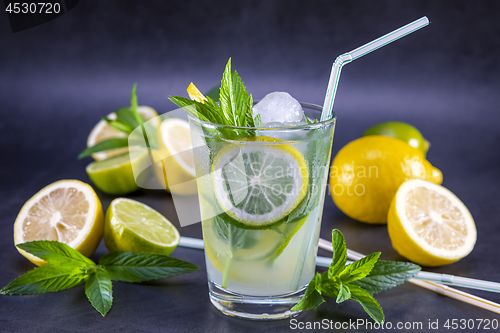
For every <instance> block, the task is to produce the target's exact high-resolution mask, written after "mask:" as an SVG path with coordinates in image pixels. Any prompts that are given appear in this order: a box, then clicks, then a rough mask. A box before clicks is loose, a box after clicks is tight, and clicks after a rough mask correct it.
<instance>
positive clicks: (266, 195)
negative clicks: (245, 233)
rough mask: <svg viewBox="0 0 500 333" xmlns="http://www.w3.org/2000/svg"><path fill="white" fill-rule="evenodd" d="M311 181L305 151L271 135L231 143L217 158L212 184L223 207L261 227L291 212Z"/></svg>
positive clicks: (251, 224) (239, 217) (230, 213)
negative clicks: (300, 150)
mask: <svg viewBox="0 0 500 333" xmlns="http://www.w3.org/2000/svg"><path fill="white" fill-rule="evenodd" d="M308 182H309V173H308V170H307V165H306V161H305V159H304V157H303V156H302V154H301V153H300V152H299V151H298V150H297V149H296V148H294V147H293V146H292V145H290V144H285V143H283V142H282V141H281V140H279V139H276V138H272V137H264V136H262V137H257V138H251V139H248V140H246V142H244V143H243V142H242V143H235V144H229V145H227V146H225V147H224V148H223V149H222V150H221V151H220V152H219V154H218V155H217V156H216V157H215V159H214V163H213V165H212V183H213V187H214V192H215V196H216V197H217V200H218V202H219V204H220V206H221V207H222V209H223V210H224V211H225V212H226V213H227V214H228V215H229V216H231V217H232V218H234V219H235V220H237V221H239V222H241V223H243V224H245V225H247V226H249V227H254V228H255V227H257V228H262V227H265V226H269V225H272V224H273V223H274V222H277V221H279V220H281V219H282V218H284V217H285V216H287V215H288V214H290V213H291V212H292V211H293V210H294V209H295V208H296V207H297V206H298V205H299V204H300V202H301V201H302V200H303V199H304V196H305V194H306V192H307V185H308Z"/></svg>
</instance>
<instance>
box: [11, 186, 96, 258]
mask: <svg viewBox="0 0 500 333" xmlns="http://www.w3.org/2000/svg"><path fill="white" fill-rule="evenodd" d="M102 233H103V213H102V206H101V202H100V201H99V198H98V197H97V195H96V194H95V192H94V190H93V189H92V187H90V186H89V185H88V184H85V183H83V182H81V181H78V180H60V181H57V182H55V183H52V184H50V185H48V186H46V187H44V188H43V189H41V190H40V191H39V192H38V193H37V194H35V195H34V196H33V197H32V198H31V199H29V200H28V201H27V202H26V203H25V204H24V206H23V208H22V209H21V211H20V212H19V215H18V216H17V218H16V222H15V223H14V243H15V244H16V245H17V244H21V243H25V242H30V241H36V240H52V241H58V242H61V243H65V244H68V245H69V246H71V247H72V248H74V249H76V250H77V251H79V252H80V253H81V254H83V255H85V256H87V257H88V256H90V255H91V254H92V253H94V251H95V250H96V248H97V246H98V245H99V243H100V241H101V238H102ZM17 250H18V251H19V252H20V253H21V254H22V255H23V256H25V257H26V258H28V259H29V260H30V261H31V262H33V263H34V264H36V265H39V266H40V265H43V264H45V263H46V262H45V261H44V260H42V259H40V258H38V257H35V256H33V255H32V254H29V253H27V252H25V251H23V250H21V249H19V248H17Z"/></svg>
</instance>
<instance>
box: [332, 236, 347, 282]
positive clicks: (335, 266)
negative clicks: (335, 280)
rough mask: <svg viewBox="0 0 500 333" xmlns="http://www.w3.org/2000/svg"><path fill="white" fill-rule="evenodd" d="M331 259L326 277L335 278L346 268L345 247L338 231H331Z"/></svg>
mask: <svg viewBox="0 0 500 333" xmlns="http://www.w3.org/2000/svg"><path fill="white" fill-rule="evenodd" d="M332 247H333V259H332V264H331V265H330V268H328V277H329V278H332V277H334V276H337V275H339V274H340V272H342V271H343V270H344V269H345V268H346V267H345V264H346V262H347V247H346V245H345V240H344V235H342V233H341V232H340V230H338V229H333V230H332Z"/></svg>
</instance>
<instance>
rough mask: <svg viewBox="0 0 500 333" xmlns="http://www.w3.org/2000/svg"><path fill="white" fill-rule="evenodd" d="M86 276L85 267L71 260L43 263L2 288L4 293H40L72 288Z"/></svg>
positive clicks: (0, 291)
mask: <svg viewBox="0 0 500 333" xmlns="http://www.w3.org/2000/svg"><path fill="white" fill-rule="evenodd" d="M86 278H87V274H86V269H85V267H83V266H82V265H78V264H75V263H72V262H68V263H65V264H64V265H61V264H59V263H56V264H51V263H48V264H45V265H42V266H40V267H37V268H35V269H33V270H31V271H29V272H28V273H26V274H24V275H21V276H20V277H18V278H17V279H16V280H14V281H12V282H11V283H9V284H8V285H7V286H5V287H4V288H3V289H2V290H0V293H1V294H4V295H27V294H42V293H48V292H52V291H59V290H64V289H68V288H72V287H74V286H77V285H79V284H82V283H83V282H84V281H85V279H86Z"/></svg>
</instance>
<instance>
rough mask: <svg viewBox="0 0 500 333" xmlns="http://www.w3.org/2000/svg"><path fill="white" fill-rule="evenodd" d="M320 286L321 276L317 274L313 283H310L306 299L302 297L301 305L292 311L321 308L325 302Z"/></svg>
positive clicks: (296, 305) (297, 305)
mask: <svg viewBox="0 0 500 333" xmlns="http://www.w3.org/2000/svg"><path fill="white" fill-rule="evenodd" d="M320 284H321V275H320V274H319V273H316V275H315V276H314V277H313V279H312V280H311V282H309V285H308V286H307V289H306V292H305V294H304V297H302V299H301V300H300V302H299V303H297V304H295V306H294V307H293V308H292V311H301V310H308V309H313V308H315V307H318V306H320V305H321V303H323V302H324V301H325V300H324V299H323V297H322V296H321V293H320V291H319V285H320Z"/></svg>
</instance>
